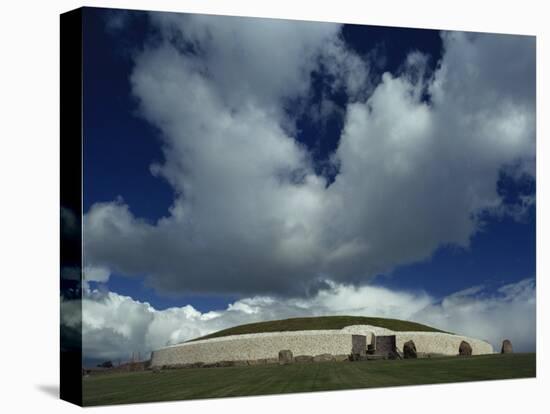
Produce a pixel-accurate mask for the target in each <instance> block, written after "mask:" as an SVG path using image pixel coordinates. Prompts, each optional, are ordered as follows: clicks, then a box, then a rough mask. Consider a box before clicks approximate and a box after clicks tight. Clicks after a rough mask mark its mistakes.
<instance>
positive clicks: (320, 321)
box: [193, 316, 445, 341]
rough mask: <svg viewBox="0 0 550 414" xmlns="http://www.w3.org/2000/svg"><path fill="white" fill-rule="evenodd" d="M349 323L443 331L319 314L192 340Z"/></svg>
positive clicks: (398, 322)
mask: <svg viewBox="0 0 550 414" xmlns="http://www.w3.org/2000/svg"><path fill="white" fill-rule="evenodd" d="M350 325H374V326H379V327H381V328H387V329H391V330H392V331H421V332H445V331H441V330H439V329H436V328H432V327H431V326H426V325H422V324H420V323H416V322H409V321H401V320H399V319H386V318H369V317H365V316H320V317H315V318H291V319H282V320H278V321H267V322H257V323H249V324H246V325H239V326H234V327H232V328H228V329H224V330H222V331H218V332H214V333H211V334H210V335H206V336H202V337H200V338H195V339H193V341H197V340H199V339H208V338H217V337H220V336H228V335H241V334H249V333H262V332H285V331H309V330H317V329H342V328H345V327H346V326H350Z"/></svg>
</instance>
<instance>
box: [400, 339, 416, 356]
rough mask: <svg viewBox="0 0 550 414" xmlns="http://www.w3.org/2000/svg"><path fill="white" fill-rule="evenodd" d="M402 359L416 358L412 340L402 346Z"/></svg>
mask: <svg viewBox="0 0 550 414" xmlns="http://www.w3.org/2000/svg"><path fill="white" fill-rule="evenodd" d="M403 357H404V358H405V359H409V358H417V355H416V345H415V344H414V342H413V341H412V340H411V341H407V342H405V343H404V344H403Z"/></svg>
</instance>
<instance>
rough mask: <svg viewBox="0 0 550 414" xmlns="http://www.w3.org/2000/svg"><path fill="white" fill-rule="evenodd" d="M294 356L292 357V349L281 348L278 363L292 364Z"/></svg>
mask: <svg viewBox="0 0 550 414" xmlns="http://www.w3.org/2000/svg"><path fill="white" fill-rule="evenodd" d="M293 362H294V358H293V357H292V351H291V350H290V349H283V350H282V351H279V365H286V364H292V363H293Z"/></svg>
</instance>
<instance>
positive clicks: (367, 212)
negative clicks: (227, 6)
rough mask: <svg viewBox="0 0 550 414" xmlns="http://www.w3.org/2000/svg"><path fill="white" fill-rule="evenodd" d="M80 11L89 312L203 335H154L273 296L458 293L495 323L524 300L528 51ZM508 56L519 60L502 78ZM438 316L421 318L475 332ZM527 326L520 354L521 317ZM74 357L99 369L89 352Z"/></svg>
mask: <svg viewBox="0 0 550 414" xmlns="http://www.w3.org/2000/svg"><path fill="white" fill-rule="evenodd" d="M84 16H85V18H84V213H85V227H84V233H85V234H84V237H85V251H84V253H85V256H86V259H85V260H86V263H87V265H88V266H89V276H88V277H87V280H88V283H89V287H90V292H91V293H89V295H90V297H89V300H90V302H91V303H92V302H93V301H94V300H95V301H97V303H99V302H100V299H99V298H103V299H101V300H103V302H102V303H105V301H106V299H105V298H110V300H112V301H115V300H116V301H119V302H120V301H122V302H123V301H124V300H131V301H132V303H137V304H143V303H144V302H147V303H148V304H150V306H151V307H152V309H154V310H155V312H157V313H159V312H162V311H163V310H167V309H170V308H173V309H174V312H176V311H177V312H184V313H185V312H186V315H187V316H186V318H187V317H188V318H190V320H193V321H195V320H201V321H203V322H204V324H205V325H204V326H202V325H201V326H200V327H197V326H196V324H195V325H193V323H194V322H193V323H191V322H190V323H189V329H188V331H186V330H185V329H184V328H182V327H179V328H178V329H175V328H173V327H172V328H166V329H164V330H163V331H162V332H163V334H164V335H165V336H168V337H169V338H171V339H169V340H176V339H177V340H181V339H185V338H187V337H188V336H192V335H194V334H198V333H203V332H207V331H210V330H215V329H216V328H219V327H224V326H225V325H230V324H231V323H239V322H241V321H246V320H250V318H251V317H252V316H250V315H256V316H253V318H260V317H272V316H281V315H282V316H286V313H285V312H283V311H280V312H279V311H275V310H274V309H275V308H272V307H270V306H272V305H271V304H272V303H273V302H270V300H272V299H273V298H275V299H276V300H279V301H283V302H284V301H300V300H305V301H308V300H311V301H316V300H320V299H319V298H321V297H327V295H328V296H330V295H334V298H340V299H341V300H344V301H345V300H346V299H345V297H346V296H345V295H346V294H349V295H352V292H355V293H353V295H354V296H353V297H354V298H355V295H356V294H359V293H361V292H365V295H367V296H368V297H369V298H372V296H373V295H375V294H379V295H380V297H386V296H385V295H389V296H388V297H392V298H394V299H395V300H394V302H392V307H391V309H390V308H389V307H388V308H384V307H383V306H382V305H372V306H371V307H370V308H369V306H366V305H365V308H364V309H363V308H361V309H362V310H361V311H358V310H357V309H359V308H353V309H351V308H350V309H351V310H350V311H353V312H355V313H357V312H359V313H372V312H375V311H378V312H381V313H383V314H384V315H387V316H396V315H397V316H401V315H405V316H409V315H415V312H413V311H410V312H405V311H404V310H402V309H399V310H396V309H397V307H399V306H402V307H407V306H408V307H409V309H410V308H411V307H416V305H415V306H412V305H411V303H417V304H422V305H423V306H420V308H419V309H415V311H418V312H420V311H421V310H422V309H427V306H432V307H434V306H435V307H437V306H443V305H441V304H448V303H455V302H456V298H457V297H458V298H465V297H467V298H468V301H469V302H468V303H467V304H466V305H464V307H463V309H468V306H470V305H472V304H473V303H474V304H475V306H478V307H479V306H485V307H484V308H483V309H485V310H487V315H488V316H487V321H486V324H487V325H490V324H492V323H493V322H494V321H493V320H490V318H492V317H494V314H492V313H490V312H491V311H490V309H495V307H498V306H501V305H502V304H503V303H508V304H510V303H516V302H517V303H519V305H518V306H521V307H522V309H524V308H523V306H524V302H525V301H529V300H532V301H533V304H534V277H535V270H536V269H535V258H536V255H535V228H536V225H535V224H536V223H535V202H534V196H535V177H534V162H535V152H534V140H535V137H534V40H533V38H529V37H522V36H507V35H492V36H491V35H482V34H463V33H458V32H451V33H443V32H439V31H436V30H420V29H403V28H388V27H377V26H357V25H332V24H319V23H306V22H285V21H278V22H277V21H275V22H272V23H265V22H267V21H265V20H264V21H263V22H262V20H261V19H260V20H258V19H242V18H230V17H225V18H224V17H206V18H205V17H202V18H201V17H199V18H196V17H194V16H189V15H187V16H186V15H176V14H161V13H153V14H148V13H145V12H126V11H115V10H109V9H93V8H88V9H86V11H85V14H84ZM251 20H254V22H251ZM266 24H267V25H266ZM285 25H286V26H285ZM264 29H265V30H264ZM258 30H259V32H258V33H259V36H258V38H257V39H256V38H255V36H254V34H255V33H256V31H258ZM232 42H233V43H232ZM291 43H292V45H291ZM294 43H295V44H294ZM287 49H288V50H287ZM266 50H269V52H266ZM490 54H492V55H491V56H489V55H490ZM518 55H519V57H517V56H518ZM513 56H516V58H514V57H513ZM271 59H272V61H270V60H271ZM510 59H519V60H521V62H523V63H522V64H516V65H509V66H510V68H509V69H503V67H504V65H503V64H502V62H509V60H510ZM262 60H265V61H266V62H262ZM241 104H242V106H241ZM203 109H204V110H203ZM226 111H227V112H226ZM224 117H225V118H224ZM223 122H225V124H223ZM195 123H196V125H195ZM218 123H220V125H218ZM243 125H245V127H243ZM226 132H227V134H226ZM216 134H221V135H220V136H219V137H218V135H216ZM262 140H263V141H262ZM264 141H265V145H258V143H262V142H264ZM264 148H266V149H265V151H264ZM264 152H265V153H264ZM273 154H274V155H273ZM232 162H234V163H233V164H231V163H232ZM263 166H265V169H264V167H263ZM233 175H234V176H233ZM249 179H250V181H249V182H248V181H247V180H249ZM262 180H263V181H262ZM256 186H257V187H256ZM270 186H273V187H270ZM270 189H271V191H268V190H270ZM254 203H257V204H256V207H257V208H256V209H254V208H253V207H254ZM224 204H225V205H224ZM220 206H221V207H220ZM251 206H252V207H251ZM226 212H227V220H225V221H224V216H225V215H226ZM247 212H248V213H247ZM209 214H210V215H211V216H209ZM409 215H410V217H407V216H409ZM214 218H215V219H214ZM170 223H172V224H170ZM236 223H238V226H237V225H236ZM273 223H278V224H273ZM245 250H249V252H248V251H247V252H245V253H243V252H244V251H245ZM270 251H272V252H273V253H272V254H270V253H269V252H270ZM248 253H250V254H248ZM161 259H162V260H161ZM94 275H95V276H94ZM526 281H527V282H526ZM369 289H371V290H369ZM373 289H374V290H373ZM376 289H379V290H376ZM526 289H527V290H526ZM93 292H95V293H93ZM343 292H344V293H343ZM345 292H348V293H345ZM460 292H466V294H461V293H460ZM518 292H519V293H518ZM526 292H527V293H526ZM457 294H458V296H457ZM525 294H527V296H525V297H527V299H525V297H524V296H521V295H525ZM115 295H116V298H115ZM342 295H344V296H342ZM392 295H394V296H392ZM395 295H397V296H395ZM511 295H517V296H516V297H513V296H511ZM529 295H530V296H529ZM350 297H351V296H350ZM398 297H399V298H401V299H398ZM120 298H122V299H120ZM124 298H126V299H124ZM254 298H256V299H254ZM261 298H263V299H261ZM426 298H429V299H426ZM349 300H350V302H352V301H353V300H355V299H353V300H351V299H349ZM369 300H371V299H368V300H365V303H367V302H368V303H370V302H369ZM464 300H465V299H464ZM499 301H500V302H499ZM122 302H121V303H122ZM260 302H261V305H259V304H258V303H260ZM375 302H376V301H375ZM97 303H95V302H94V303H93V306H90V312H94V309H95V310H96V311H98V312H99V310H98V309H99V308H98V307H97V306H99V305H97ZM113 303H114V302H113ZM117 303H118V302H117ZM284 303H287V304H288V306H287V308H288V309H291V308H292V306H294V305H291V304H290V302H284ZM292 303H293V304H295V302H292ZM315 303H317V302H315ZM331 303H332V302H331ZM373 303H374V302H373ZM376 303H378V302H376ZM140 306H141V305H140ZM254 306H259V307H260V308H261V311H257V312H254V311H250V309H253V308H254ZM316 306H317V305H316ZM323 306H324V307H323V308H322V309H323V310H322V312H329V311H330V310H331V309H332V310H334V311H335V312H339V313H342V312H345V308H342V307H341V306H340V305H338V306H336V307H334V306H333V307H332V308H331V306H332V305H330V306H329V305H326V304H325V305H323ZM472 306H473V305H472ZM533 306H534V305H533ZM306 307H307V308H308V309H314V308H315V306H313V305H311V306H310V305H308V306H306ZM298 308H299V307H298ZM298 308H296V309H298ZM254 309H255V308H254ZM315 309H317V308H315ZM438 309H440V310H441V314H443V313H444V312H448V314H446V316H445V317H444V318H443V317H442V318H441V319H437V318H436V319H434V320H433V321H428V322H432V323H435V324H437V323H439V324H440V325H441V324H443V325H445V324H452V323H455V325H458V328H459V329H458V330H460V329H462V330H465V331H467V333H471V334H472V335H473V334H476V333H477V332H478V331H479V330H480V329H481V328H480V327H479V326H469V325H467V324H466V322H464V320H463V319H464V318H462V319H460V318H458V316H456V315H454V314H452V315H451V313H450V312H451V310H449V309H450V308H445V307H443V308H438ZM453 309H454V308H453ZM457 309H458V308H457ZM238 311H241V312H243V315H245V314H246V315H248V316H247V317H246V318H239V317H237V316H235V317H228V316H227V317H226V316H223V317H222V316H220V318H226V319H227V320H225V321H224V322H220V323H219V324H218V323H217V322H215V321H216V320H218V319H219V320H221V319H220V318H218V316H219V315H218V314H216V312H218V313H220V315H221V313H223V312H226V313H224V315H226V314H231V315H236V313H235V312H238ZM101 312H106V313H107V314H108V312H114V311H113V310H112V309H111V310H110V311H108V310H105V309H103V310H102V311H101ZM193 312H196V314H197V315H199V316H196V315H195V316H189V315H191V314H192V313H193ZM231 312H233V313H231ZM457 312H459V313H460V312H461V311H460V310H459V311H457ZM290 313H291V315H293V314H294V313H292V312H290ZM205 315H209V316H205ZM416 316H418V314H416ZM193 318H195V319H193ZM525 318H527V319H529V326H530V327H531V326H533V328H532V329H531V328H530V329H531V330H530V331H529V333H528V335H531V336H532V338H530V340H529V341H526V342H525V344H526V345H525V347H531V348H532V347H533V346H534V307H528V308H527V310H526V313H525ZM207 320H214V322H213V323H212V324H210V325H208V324H207V323H206V322H205V321H207ZM453 321H454V322H453ZM457 321H459V322H457ZM201 323H202V322H201ZM176 325H177V323H175V325H174V326H176ZM170 326H172V325H170ZM442 327H443V328H448V327H447V326H442ZM142 328H143V327H142ZM451 328H452V327H451ZM451 328H449V330H453V331H457V329H456V328H454V329H451ZM140 329H141V328H139V329H138V328H135V330H136V331H139V330H140ZM476 329H477V330H476ZM96 334H97V332H96ZM499 334H500V332H495V333H494V337H497V336H498V335H499ZM518 335H523V334H522V333H518ZM96 336H97V335H96ZM492 338H493V337H491V339H492ZM169 340H167V341H169ZM124 341H133V339H132V340H130V339H128V338H124ZM124 341H122V342H124ZM135 346H137V345H135ZM150 346H153V345H150ZM121 349H122V348H121ZM141 349H146V348H141ZM88 354H92V355H94V356H98V355H111V354H110V353H109V352H108V351H107V350H102V345H101V343H97V344H94V345H93V346H92V347H90V349H89V350H88Z"/></svg>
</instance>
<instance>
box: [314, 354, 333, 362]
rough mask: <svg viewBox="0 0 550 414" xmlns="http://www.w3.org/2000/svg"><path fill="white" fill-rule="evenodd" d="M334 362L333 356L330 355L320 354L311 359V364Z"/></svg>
mask: <svg viewBox="0 0 550 414" xmlns="http://www.w3.org/2000/svg"><path fill="white" fill-rule="evenodd" d="M328 361H334V356H333V355H331V354H320V355H315V356H314V357H313V362H328Z"/></svg>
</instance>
